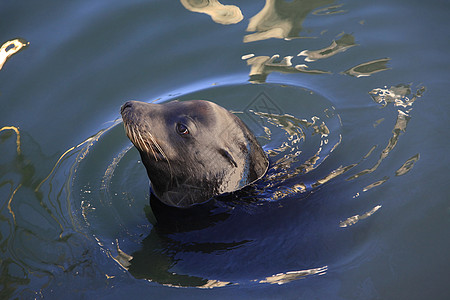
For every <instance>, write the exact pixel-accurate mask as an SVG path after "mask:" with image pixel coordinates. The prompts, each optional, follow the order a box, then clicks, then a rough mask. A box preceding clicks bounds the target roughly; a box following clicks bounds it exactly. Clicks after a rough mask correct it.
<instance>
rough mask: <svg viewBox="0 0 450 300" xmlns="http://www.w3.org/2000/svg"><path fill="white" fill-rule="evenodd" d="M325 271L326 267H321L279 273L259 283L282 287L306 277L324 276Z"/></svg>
mask: <svg viewBox="0 0 450 300" xmlns="http://www.w3.org/2000/svg"><path fill="white" fill-rule="evenodd" d="M327 270H328V267H327V266H323V267H321V268H315V269H309V270H302V271H291V272H286V273H280V274H275V275H272V276H269V277H267V278H265V279H263V280H260V281H259V283H270V284H278V285H282V284H285V283H289V282H291V281H294V280H298V279H302V278H304V277H306V276H311V275H324V274H326V272H327ZM255 281H256V280H255Z"/></svg>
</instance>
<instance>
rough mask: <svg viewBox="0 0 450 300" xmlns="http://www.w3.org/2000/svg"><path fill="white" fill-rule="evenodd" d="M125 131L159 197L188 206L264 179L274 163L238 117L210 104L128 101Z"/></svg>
mask: <svg viewBox="0 0 450 300" xmlns="http://www.w3.org/2000/svg"><path fill="white" fill-rule="evenodd" d="M121 115H122V119H123V123H124V127H125V132H126V134H127V136H128V138H129V139H130V140H131V142H132V143H133V145H134V146H135V147H136V148H137V150H138V151H139V153H140V155H141V159H142V163H143V164H144V166H145V168H146V170H147V174H148V177H149V179H150V183H151V190H152V192H153V194H154V195H155V196H156V197H157V198H158V199H159V200H160V201H161V202H163V203H164V204H166V205H169V206H173V207H179V208H187V207H190V206H192V205H195V204H199V203H204V202H206V201H208V200H209V199H211V198H212V197H214V196H216V195H220V194H224V193H231V192H234V191H237V190H239V189H241V188H243V187H245V186H247V185H249V184H251V183H253V182H255V181H256V180H258V179H259V178H261V177H262V176H263V175H264V174H265V173H266V171H267V169H268V166H269V161H268V159H267V156H266V154H265V153H264V150H263V149H262V148H261V146H260V145H259V144H258V142H257V140H256V138H255V136H254V135H253V133H252V132H251V131H250V130H249V129H248V127H247V126H246V125H245V124H244V122H242V121H241V120H240V119H239V118H238V117H237V116H235V115H234V114H232V113H231V112H229V111H228V110H226V109H225V108H223V107H221V106H219V105H217V104H215V103H213V102H210V101H205V100H190V101H182V102H178V101H172V102H168V103H163V104H154V103H145V102H139V101H128V102H126V103H125V104H124V105H122V107H121Z"/></svg>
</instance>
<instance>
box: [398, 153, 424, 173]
mask: <svg viewBox="0 0 450 300" xmlns="http://www.w3.org/2000/svg"><path fill="white" fill-rule="evenodd" d="M419 158H420V155H419V153H417V154H416V155H414V156H413V157H411V158H410V159H408V160H407V161H406V162H405V163H404V164H403V165H402V166H401V167H400V168H399V169H398V170H397V171H395V175H396V176H401V175H405V174H406V173H408V172H409V171H410V170H411V169H412V168H413V167H414V164H415V163H416V162H417V161H418V160H419Z"/></svg>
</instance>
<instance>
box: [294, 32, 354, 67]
mask: <svg viewBox="0 0 450 300" xmlns="http://www.w3.org/2000/svg"><path fill="white" fill-rule="evenodd" d="M354 46H356V43H355V38H354V37H353V35H351V34H347V33H345V34H343V35H342V37H341V38H340V39H338V40H336V41H333V42H332V43H331V45H330V46H328V47H326V48H323V49H319V50H303V51H302V52H300V53H299V54H297V56H306V58H305V61H307V62H313V61H316V60H319V59H324V58H329V57H331V56H333V55H336V54H338V53H340V52H344V51H345V50H347V49H349V48H351V47H354Z"/></svg>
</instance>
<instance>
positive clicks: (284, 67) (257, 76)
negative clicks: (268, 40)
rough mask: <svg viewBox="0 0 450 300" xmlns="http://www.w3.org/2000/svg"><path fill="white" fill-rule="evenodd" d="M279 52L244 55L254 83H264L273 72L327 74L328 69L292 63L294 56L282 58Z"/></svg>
mask: <svg viewBox="0 0 450 300" xmlns="http://www.w3.org/2000/svg"><path fill="white" fill-rule="evenodd" d="M279 58H280V56H279V55H278V54H276V55H273V56H272V57H269V56H254V54H248V55H244V56H242V59H243V60H247V65H249V66H251V67H250V74H249V75H250V79H249V81H250V82H252V83H264V82H266V79H267V76H268V75H269V74H270V73H272V72H279V73H309V74H327V73H330V72H328V71H322V70H313V69H309V68H308V66H307V65H304V64H302V65H295V66H293V65H292V58H293V56H285V57H283V58H282V59H281V60H280V59H279Z"/></svg>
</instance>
